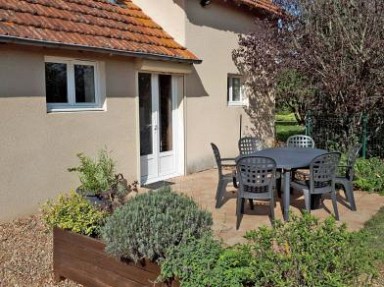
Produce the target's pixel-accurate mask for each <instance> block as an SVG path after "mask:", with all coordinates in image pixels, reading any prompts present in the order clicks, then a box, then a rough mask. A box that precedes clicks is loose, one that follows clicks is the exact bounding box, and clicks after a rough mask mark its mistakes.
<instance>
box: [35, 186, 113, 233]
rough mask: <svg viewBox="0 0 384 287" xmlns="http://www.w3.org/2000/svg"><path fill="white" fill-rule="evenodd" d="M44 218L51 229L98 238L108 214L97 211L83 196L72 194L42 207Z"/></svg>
mask: <svg viewBox="0 0 384 287" xmlns="http://www.w3.org/2000/svg"><path fill="white" fill-rule="evenodd" d="M42 217H43V220H44V222H45V224H46V225H47V226H48V227H50V228H53V227H59V228H62V229H66V230H70V231H73V232H76V233H80V234H83V235H87V236H92V237H98V236H99V235H100V228H101V226H102V225H103V224H104V221H105V217H106V213H105V212H102V211H100V210H98V209H96V208H95V207H94V206H93V205H92V204H91V203H89V202H88V201H87V200H86V199H84V198H83V197H82V196H81V195H79V194H77V193H75V192H73V191H72V192H70V193H69V194H62V195H59V197H58V199H57V200H56V201H52V200H49V201H47V202H46V203H45V204H44V205H43V206H42Z"/></svg>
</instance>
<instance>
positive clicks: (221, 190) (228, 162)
mask: <svg viewBox="0 0 384 287" xmlns="http://www.w3.org/2000/svg"><path fill="white" fill-rule="evenodd" d="M211 147H212V150H213V154H214V156H215V160H216V165H217V171H218V175H219V179H218V183H217V190H216V208H219V207H220V205H221V202H222V199H223V197H224V194H225V189H226V187H227V185H228V184H229V183H233V182H234V177H235V171H234V170H233V172H231V173H229V174H224V173H223V167H225V166H227V167H233V168H235V166H236V163H235V159H234V158H221V155H220V151H219V149H218V147H217V146H216V145H215V144H214V143H211Z"/></svg>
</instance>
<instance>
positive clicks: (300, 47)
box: [233, 0, 384, 125]
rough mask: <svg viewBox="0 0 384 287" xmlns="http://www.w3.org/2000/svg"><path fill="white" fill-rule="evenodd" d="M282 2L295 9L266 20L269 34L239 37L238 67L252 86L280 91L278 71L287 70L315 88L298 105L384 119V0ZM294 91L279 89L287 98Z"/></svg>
mask: <svg viewBox="0 0 384 287" xmlns="http://www.w3.org/2000/svg"><path fill="white" fill-rule="evenodd" d="M279 2H280V4H281V5H282V7H288V10H289V12H291V13H290V14H288V15H287V16H286V17H285V18H284V19H282V20H280V21H279V25H276V24H275V23H276V22H273V21H272V22H271V21H268V22H266V21H263V23H262V25H261V26H262V27H263V30H264V31H265V34H267V35H265V36H262V37H260V33H253V34H250V35H245V36H240V41H239V43H240V47H239V49H237V50H235V51H234V52H233V58H234V61H235V63H236V65H237V66H238V68H239V70H240V71H242V72H244V73H245V75H247V76H248V78H249V79H250V80H249V81H250V83H251V84H252V85H254V86H258V87H262V88H263V92H264V94H265V95H270V94H271V93H274V95H276V87H277V84H278V81H279V75H280V79H281V77H283V76H284V71H287V70H288V71H289V70H290V71H295V73H297V75H301V76H302V77H304V78H305V81H304V84H305V85H307V88H308V89H309V90H312V91H314V92H313V93H308V94H306V96H305V97H301V98H300V99H301V100H303V101H304V102H303V103H301V102H300V101H297V102H296V103H295V105H300V104H304V106H305V108H306V109H313V110H316V111H317V112H321V113H323V114H338V115H343V116H344V115H350V114H356V113H369V114H371V115H372V116H374V117H375V118H376V119H379V122H377V121H376V124H381V123H382V119H383V116H382V110H383V108H384V100H383V92H384V67H383V65H384V49H383V47H384V1H383V0H316V1H312V0H297V1H296V2H295V4H292V1H288V0H280V1H279ZM268 23H269V24H268ZM282 75H283V76H282ZM283 91H284V90H283ZM292 91H294V90H292V89H291V90H285V92H286V93H282V92H279V93H278V94H277V96H278V100H279V101H280V100H283V101H284V100H289V99H290V98H292ZM296 108H298V106H296ZM380 115H381V116H380ZM355 118H358V117H355ZM348 124H352V125H357V124H358V123H357V122H353V123H348ZM343 125H345V123H343Z"/></svg>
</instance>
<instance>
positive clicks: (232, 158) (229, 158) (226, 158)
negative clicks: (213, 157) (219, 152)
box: [221, 157, 236, 161]
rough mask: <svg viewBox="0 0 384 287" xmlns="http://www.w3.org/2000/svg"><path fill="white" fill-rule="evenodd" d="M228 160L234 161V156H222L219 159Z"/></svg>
mask: <svg viewBox="0 0 384 287" xmlns="http://www.w3.org/2000/svg"><path fill="white" fill-rule="evenodd" d="M228 160H230V161H235V160H236V159H235V158H234V157H224V158H222V159H221V161H228Z"/></svg>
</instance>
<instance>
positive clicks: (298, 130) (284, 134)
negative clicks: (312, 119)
mask: <svg viewBox="0 0 384 287" xmlns="http://www.w3.org/2000/svg"><path fill="white" fill-rule="evenodd" d="M297 134H305V128H304V127H303V126H300V125H286V124H281V123H276V139H277V141H280V142H284V143H285V142H286V141H287V139H288V138H289V137H290V136H293V135H297Z"/></svg>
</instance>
